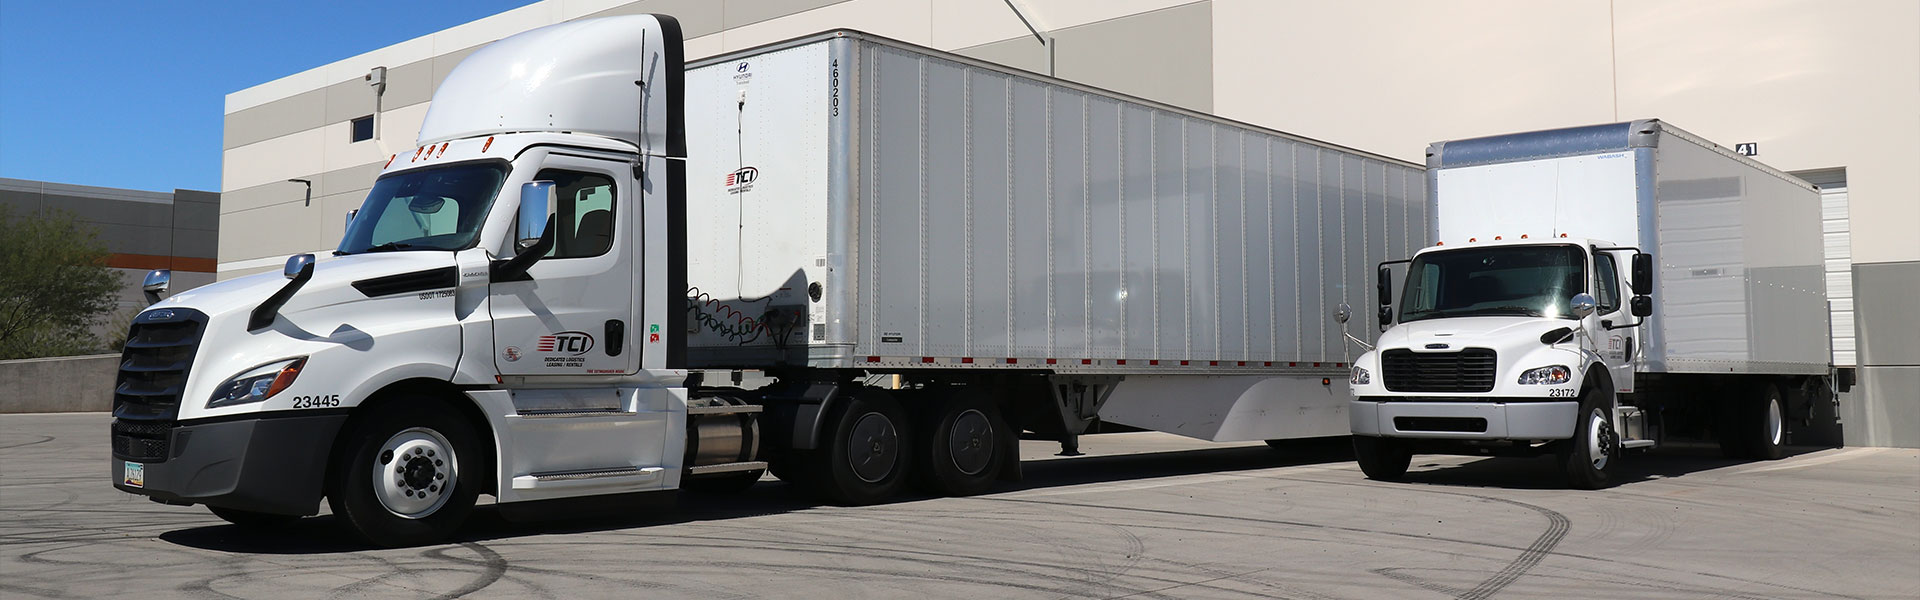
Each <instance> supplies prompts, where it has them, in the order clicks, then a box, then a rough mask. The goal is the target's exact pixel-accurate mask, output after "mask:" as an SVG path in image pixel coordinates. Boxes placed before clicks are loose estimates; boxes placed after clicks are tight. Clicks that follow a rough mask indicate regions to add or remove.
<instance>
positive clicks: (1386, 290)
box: [1374, 265, 1393, 306]
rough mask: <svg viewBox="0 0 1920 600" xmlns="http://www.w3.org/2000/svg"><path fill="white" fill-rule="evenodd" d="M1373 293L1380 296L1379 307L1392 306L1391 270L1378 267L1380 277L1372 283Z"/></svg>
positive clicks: (1385, 267)
mask: <svg viewBox="0 0 1920 600" xmlns="http://www.w3.org/2000/svg"><path fill="white" fill-rule="evenodd" d="M1374 293H1375V294H1378V295H1379V296H1380V305H1381V306H1387V305H1389V304H1393V270H1392V269H1389V268H1387V266H1386V265H1380V276H1379V277H1378V278H1377V279H1376V280H1375V282H1374Z"/></svg>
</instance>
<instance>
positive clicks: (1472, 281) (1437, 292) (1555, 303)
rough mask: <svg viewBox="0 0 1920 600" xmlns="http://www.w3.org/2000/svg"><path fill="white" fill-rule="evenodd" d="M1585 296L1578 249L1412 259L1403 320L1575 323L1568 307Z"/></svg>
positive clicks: (1456, 253)
mask: <svg viewBox="0 0 1920 600" xmlns="http://www.w3.org/2000/svg"><path fill="white" fill-rule="evenodd" d="M1583 291H1586V259H1585V253H1584V252H1581V250H1580V248H1579V247H1577V246H1510V247H1504V248H1475V249H1470V250H1448V251H1445V252H1432V253H1428V254H1423V255H1421V256H1420V257H1418V258H1415V259H1413V264H1412V265H1411V266H1410V267H1408V269H1407V286H1406V292H1405V293H1404V294H1402V296H1401V302H1402V304H1401V306H1400V320H1401V321H1402V322H1407V321H1418V320H1421V319H1437V318H1441V317H1466V316H1496V315H1512V316H1532V317H1555V318H1559V317H1566V318H1572V316H1571V315H1572V310H1571V309H1570V308H1569V307H1568V303H1569V301H1570V300H1571V298H1572V297H1573V295H1574V294H1578V293H1580V292H1583Z"/></svg>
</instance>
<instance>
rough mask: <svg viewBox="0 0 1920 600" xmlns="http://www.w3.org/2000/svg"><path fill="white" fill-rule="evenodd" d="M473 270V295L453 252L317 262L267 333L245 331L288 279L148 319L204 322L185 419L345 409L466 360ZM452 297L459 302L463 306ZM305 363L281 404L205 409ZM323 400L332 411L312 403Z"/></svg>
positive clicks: (185, 397) (480, 284)
mask: <svg viewBox="0 0 1920 600" xmlns="http://www.w3.org/2000/svg"><path fill="white" fill-rule="evenodd" d="M466 252H472V253H477V252H479V251H477V250H469V251H466ZM469 270H470V271H476V272H474V273H470V274H469V275H470V276H469V277H466V278H464V279H465V281H467V282H469V284H470V285H466V286H460V285H459V283H460V281H461V280H462V277H460V275H461V274H460V273H459V272H458V269H457V268H456V255H455V253H454V252H442V251H403V252H382V253H373V254H355V255H349V256H339V257H328V258H326V259H325V260H322V261H319V262H317V263H315V264H314V267H313V277H312V278H311V279H309V280H308V281H307V282H306V284H305V285H302V286H301V287H300V289H299V291H297V292H296V293H294V294H293V296H292V297H291V298H289V299H288V300H287V302H286V304H285V305H283V306H281V307H280V309H279V310H278V311H277V316H276V317H275V318H274V320H273V323H272V324H271V325H269V326H267V327H265V328H262V329H259V330H250V329H248V327H247V326H248V321H249V319H250V317H251V315H252V313H253V311H254V309H256V308H258V307H259V306H260V305H261V304H262V303H263V302H266V301H267V299H268V298H269V297H271V296H273V294H274V293H275V292H278V291H279V290H281V289H282V288H284V287H286V285H287V284H288V282H289V280H288V279H287V278H286V277H284V276H282V275H281V274H280V273H263V274H259V275H251V276H247V277H239V278H235V279H231V280H227V281H222V282H219V283H215V284H211V285H207V286H202V287H198V288H194V289H192V290H188V291H186V292H182V293H180V294H178V295H176V296H173V297H172V298H168V299H167V300H165V301H163V302H160V303H157V304H155V305H153V306H152V307H149V308H148V309H147V311H146V312H152V311H158V310H163V309H170V308H188V309H193V310H196V311H199V312H201V313H204V314H205V315H206V323H205V325H204V334H203V335H202V337H201V338H200V342H199V344H198V347H197V348H196V349H195V351H194V357H193V360H192V362H191V365H192V366H191V367H190V370H189V373H188V377H187V381H186V382H185V383H184V385H183V386H182V388H181V389H182V395H181V399H180V404H179V409H178V410H179V412H178V418H179V419H181V420H188V419H198V418H206V417H220V416H230V415H233V414H238V413H253V412H271V411H284V410H295V409H299V410H306V409H311V408H319V407H324V408H344V407H346V406H351V405H352V404H355V403H358V402H359V401H360V400H363V399H365V398H366V397H367V395H368V394H370V393H371V392H373V391H376V390H378V389H379V386H381V385H384V384H385V383H390V382H391V381H394V380H397V379H404V378H414V377H426V378H435V379H440V380H446V379H447V378H448V377H450V376H451V374H452V371H453V366H454V365H455V364H456V363H457V361H458V360H459V357H460V355H461V352H462V347H461V343H460V342H461V331H460V320H461V318H462V317H463V316H465V315H469V314H478V315H480V316H484V315H485V312H484V310H478V307H479V306H480V304H481V300H482V299H484V297H485V294H486V285H485V280H486V273H485V269H484V268H475V269H469ZM369 282H373V283H377V284H382V285H368V283H369ZM356 284H359V285H358V286H356ZM363 289H364V290H365V291H363ZM456 291H459V292H462V293H463V295H460V296H459V297H458V299H456ZM463 309H464V312H463ZM476 310H478V312H477V313H476V312H475V311H476ZM297 358H307V359H308V360H307V362H306V363H305V367H304V369H303V370H301V372H300V374H299V376H298V378H297V379H296V380H295V381H294V383H293V384H292V385H291V386H290V387H288V388H286V389H285V390H284V391H282V392H281V393H279V394H276V395H275V396H274V397H272V398H269V399H267V400H266V401H264V402H257V403H252V404H240V405H234V406H225V407H220V408H217V409H208V408H206V407H205V405H206V400H207V398H209V397H210V396H211V395H212V394H213V393H214V391H215V389H216V388H218V387H220V386H221V384H223V383H225V382H226V381H228V380H229V379H232V378H233V377H234V376H235V375H237V374H240V373H243V372H246V371H248V370H250V369H253V368H256V367H259V366H261V365H264V364H269V363H273V362H275V361H285V360H289V359H297ZM336 398H337V399H338V402H336V401H335V400H336ZM315 399H323V400H324V401H325V402H324V404H318V405H316V404H315V402H316V400H315Z"/></svg>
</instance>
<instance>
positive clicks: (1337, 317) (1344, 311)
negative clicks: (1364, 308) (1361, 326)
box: [1333, 302, 1353, 325]
mask: <svg viewBox="0 0 1920 600" xmlns="http://www.w3.org/2000/svg"><path fill="white" fill-rule="evenodd" d="M1352 318H1353V307H1351V306H1347V303H1345V302H1341V303H1340V306H1337V307H1335V308H1334V309H1333V322H1335V323H1339V324H1341V325H1345V324H1347V320H1348V319H1352Z"/></svg>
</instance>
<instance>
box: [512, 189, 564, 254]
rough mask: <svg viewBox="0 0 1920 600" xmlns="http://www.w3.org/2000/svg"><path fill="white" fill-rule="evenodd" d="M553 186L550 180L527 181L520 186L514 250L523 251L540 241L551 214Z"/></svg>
mask: <svg viewBox="0 0 1920 600" xmlns="http://www.w3.org/2000/svg"><path fill="white" fill-rule="evenodd" d="M553 194H554V187H553V182H551V181H529V182H526V183H525V184H522V185H521V186H520V226H519V227H518V228H517V230H516V231H515V233H514V236H513V237H514V242H513V244H514V250H515V251H516V252H524V251H526V250H527V249H529V248H532V247H533V246H534V245H535V244H538V243H540V238H541V237H542V236H544V235H545V234H546V229H547V221H548V216H550V215H552V214H553V213H552V212H551V211H552V210H553Z"/></svg>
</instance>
